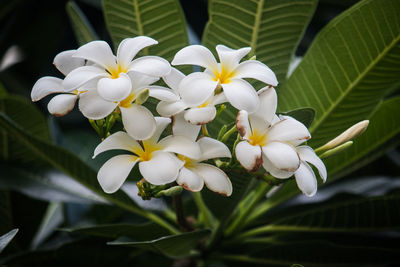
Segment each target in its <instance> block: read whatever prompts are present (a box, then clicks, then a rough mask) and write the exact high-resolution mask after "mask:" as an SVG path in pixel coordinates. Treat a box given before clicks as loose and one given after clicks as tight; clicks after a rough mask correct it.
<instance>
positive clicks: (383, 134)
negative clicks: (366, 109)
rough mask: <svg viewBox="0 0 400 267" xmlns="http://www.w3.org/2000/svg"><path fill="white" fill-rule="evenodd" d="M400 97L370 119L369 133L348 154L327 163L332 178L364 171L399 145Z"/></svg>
mask: <svg viewBox="0 0 400 267" xmlns="http://www.w3.org/2000/svg"><path fill="white" fill-rule="evenodd" d="M398 114H400V97H394V98H392V99H389V100H386V101H384V102H383V103H382V104H381V105H380V106H379V108H378V110H377V111H376V112H374V113H373V114H372V116H371V117H370V118H369V120H370V124H369V125H368V128H367V130H366V131H365V132H364V133H363V134H362V135H361V136H360V137H358V138H357V139H355V141H354V144H353V145H352V146H351V147H350V148H349V149H347V150H346V151H345V152H343V153H341V154H338V155H335V156H332V157H331V158H328V159H326V160H325V165H326V167H327V169H328V171H329V175H330V176H331V178H334V179H336V178H337V177H341V176H343V175H345V174H347V173H350V172H351V171H353V170H355V169H358V168H361V167H362V166H364V165H366V164H368V163H369V162H371V161H373V160H374V159H376V158H378V157H380V156H381V155H382V154H383V153H385V152H386V151H387V150H388V149H390V148H391V147H393V146H395V145H396V144H399V143H400V138H399V133H400V116H398Z"/></svg>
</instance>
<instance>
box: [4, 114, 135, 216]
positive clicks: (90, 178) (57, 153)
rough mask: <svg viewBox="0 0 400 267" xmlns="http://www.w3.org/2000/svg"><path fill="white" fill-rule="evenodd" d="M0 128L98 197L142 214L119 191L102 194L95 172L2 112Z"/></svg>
mask: <svg viewBox="0 0 400 267" xmlns="http://www.w3.org/2000/svg"><path fill="white" fill-rule="evenodd" d="M0 126H1V128H2V129H4V130H5V131H6V132H7V133H8V134H9V135H12V136H13V137H14V138H15V140H16V141H18V142H19V143H20V144H23V145H24V146H25V147H26V148H27V149H29V150H30V151H32V152H33V153H35V154H36V155H37V156H38V157H40V158H41V159H43V160H44V161H46V162H48V163H49V164H51V165H53V166H54V167H56V168H58V169H60V170H62V171H63V172H65V173H66V174H68V175H70V176H71V177H72V178H74V179H75V180H76V181H77V182H79V183H81V184H82V185H84V186H85V187H87V188H88V189H90V190H92V191H93V192H95V193H96V194H98V195H99V196H101V197H103V198H104V199H107V200H108V201H110V202H112V203H114V204H116V205H118V206H120V207H121V208H125V209H127V210H131V211H133V212H136V213H139V214H140V213H142V211H141V210H140V209H139V208H138V207H137V205H136V204H135V202H133V201H132V200H131V199H130V198H129V197H128V196H127V195H126V194H125V193H124V192H122V191H121V190H120V191H118V192H117V193H115V194H112V195H111V194H106V193H104V191H103V190H102V189H101V187H100V185H99V183H98V181H97V177H96V176H97V174H96V172H95V171H94V170H93V169H91V168H90V167H89V166H88V165H86V164H85V163H84V162H83V161H82V160H80V159H79V158H78V157H77V156H75V155H74V154H72V153H71V152H68V151H66V150H65V149H63V148H61V147H59V146H56V145H52V144H49V143H47V142H45V141H43V140H40V139H38V138H36V137H35V136H32V135H30V134H29V133H27V132H26V131H25V130H24V129H22V128H21V127H20V126H19V125H18V124H16V123H15V122H14V121H12V120H11V119H10V118H9V117H8V116H7V115H5V114H4V113H3V112H0Z"/></svg>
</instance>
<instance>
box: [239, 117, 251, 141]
mask: <svg viewBox="0 0 400 267" xmlns="http://www.w3.org/2000/svg"><path fill="white" fill-rule="evenodd" d="M236 129H237V130H238V132H239V134H240V136H241V137H242V138H244V139H247V138H248V136H249V135H250V134H251V128H250V124H249V115H248V113H247V111H246V110H241V111H239V112H238V114H237V117H236Z"/></svg>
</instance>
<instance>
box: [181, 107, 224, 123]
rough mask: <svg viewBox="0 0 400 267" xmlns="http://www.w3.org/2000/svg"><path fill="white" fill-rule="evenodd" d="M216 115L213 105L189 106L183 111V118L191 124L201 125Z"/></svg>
mask: <svg viewBox="0 0 400 267" xmlns="http://www.w3.org/2000/svg"><path fill="white" fill-rule="evenodd" d="M215 115H217V110H216V109H215V107H214V106H207V107H204V108H190V109H189V110H187V111H186V112H185V120H187V121H188V122H189V123H191V124H195V125H201V124H207V123H209V122H210V121H212V120H213V119H214V118H215Z"/></svg>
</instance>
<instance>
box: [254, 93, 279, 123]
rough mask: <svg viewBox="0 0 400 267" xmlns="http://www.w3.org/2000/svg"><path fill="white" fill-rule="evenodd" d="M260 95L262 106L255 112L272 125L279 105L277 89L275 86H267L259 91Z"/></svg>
mask: <svg viewBox="0 0 400 267" xmlns="http://www.w3.org/2000/svg"><path fill="white" fill-rule="evenodd" d="M258 97H259V99H260V106H259V107H258V109H257V111H256V112H255V113H254V114H255V115H257V116H259V117H261V118H263V119H264V120H265V121H266V123H267V124H269V125H271V123H272V121H273V119H274V116H275V112H276V108H277V106H278V97H277V95H276V91H275V89H274V88H273V87H268V86H267V87H264V88H262V89H260V90H259V91H258Z"/></svg>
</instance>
